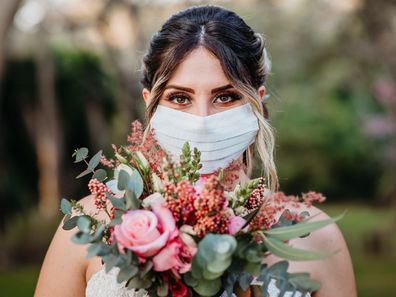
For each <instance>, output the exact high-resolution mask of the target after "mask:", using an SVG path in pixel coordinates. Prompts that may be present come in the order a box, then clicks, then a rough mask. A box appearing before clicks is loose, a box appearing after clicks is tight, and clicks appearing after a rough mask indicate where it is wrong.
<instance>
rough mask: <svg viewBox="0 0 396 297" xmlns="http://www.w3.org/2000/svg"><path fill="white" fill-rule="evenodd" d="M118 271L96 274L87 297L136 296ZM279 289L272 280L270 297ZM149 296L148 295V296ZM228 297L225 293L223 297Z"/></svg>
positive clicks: (297, 294) (87, 289) (308, 295)
mask: <svg viewBox="0 0 396 297" xmlns="http://www.w3.org/2000/svg"><path fill="white" fill-rule="evenodd" d="M117 271H118V268H113V269H111V270H110V271H109V273H106V272H105V270H104V267H102V269H101V270H99V271H98V272H96V273H94V274H93V275H92V277H91V278H90V279H89V280H88V283H87V287H86V290H85V296H86V297H109V296H111V297H132V296H134V290H128V289H126V288H125V287H124V285H125V282H124V283H121V284H119V283H117V279H116V276H117ZM278 294H279V289H278V288H277V287H276V286H275V280H271V282H270V284H269V286H268V296H269V297H278ZM146 296H147V295H146ZM223 296H224V297H227V294H226V293H225V294H224V295H222V296H221V297H223ZM284 296H285V297H302V294H301V293H298V292H297V293H296V294H295V295H294V296H293V294H292V293H291V292H287V293H286V294H285V295H284ZM304 297H311V295H310V294H309V293H306V294H305V295H304Z"/></svg>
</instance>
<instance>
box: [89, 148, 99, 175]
mask: <svg viewBox="0 0 396 297" xmlns="http://www.w3.org/2000/svg"><path fill="white" fill-rule="evenodd" d="M101 158H102V150H100V151H99V152H97V153H96V154H95V155H94V156H93V157H92V158H91V159H90V160H89V162H88V168H89V169H91V170H94V169H95V168H96V166H98V165H99V163H100V159H101Z"/></svg>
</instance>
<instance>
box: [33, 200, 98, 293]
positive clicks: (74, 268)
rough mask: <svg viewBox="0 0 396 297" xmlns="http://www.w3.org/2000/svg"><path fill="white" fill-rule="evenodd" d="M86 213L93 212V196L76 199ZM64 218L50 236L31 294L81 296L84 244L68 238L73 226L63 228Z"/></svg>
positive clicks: (83, 278)
mask: <svg viewBox="0 0 396 297" xmlns="http://www.w3.org/2000/svg"><path fill="white" fill-rule="evenodd" d="M78 202H79V204H80V205H82V206H83V207H84V209H85V211H87V212H88V213H93V212H94V211H95V199H94V197H93V196H92V195H90V196H87V197H84V198H82V199H81V200H79V201H78ZM62 226H63V218H62V220H61V222H60V223H59V226H58V228H57V230H56V232H55V234H54V236H53V238H52V241H51V243H50V246H49V248H48V250H47V253H46V256H45V258H44V262H43V265H42V267H41V271H40V275H39V279H38V282H37V286H36V291H35V295H34V296H83V295H84V294H85V280H86V270H87V267H88V264H89V260H88V259H87V258H86V253H87V250H86V249H87V247H86V246H85V245H78V244H75V243H73V242H72V241H71V237H72V235H73V234H74V233H75V232H76V229H72V230H64V229H63V228H62Z"/></svg>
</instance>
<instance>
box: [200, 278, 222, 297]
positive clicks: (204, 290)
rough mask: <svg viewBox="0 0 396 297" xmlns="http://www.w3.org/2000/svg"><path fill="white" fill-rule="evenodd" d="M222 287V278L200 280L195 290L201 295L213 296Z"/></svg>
mask: <svg viewBox="0 0 396 297" xmlns="http://www.w3.org/2000/svg"><path fill="white" fill-rule="evenodd" d="M220 289H221V280H220V278H217V279H214V280H205V279H200V280H198V285H196V286H195V287H194V291H195V292H197V293H198V294H199V295H201V296H213V295H215V294H216V293H217V292H219V291H220Z"/></svg>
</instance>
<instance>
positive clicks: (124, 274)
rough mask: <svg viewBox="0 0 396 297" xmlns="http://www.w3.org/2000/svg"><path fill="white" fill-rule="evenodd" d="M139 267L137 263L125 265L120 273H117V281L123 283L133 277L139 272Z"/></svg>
mask: <svg viewBox="0 0 396 297" xmlns="http://www.w3.org/2000/svg"><path fill="white" fill-rule="evenodd" d="M138 271H139V270H138V268H137V266H135V265H125V266H123V267H122V268H121V269H120V271H119V273H118V275H117V282H118V283H122V282H123V281H126V280H128V279H130V278H132V277H134V276H135V275H136V274H137V273H138Z"/></svg>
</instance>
